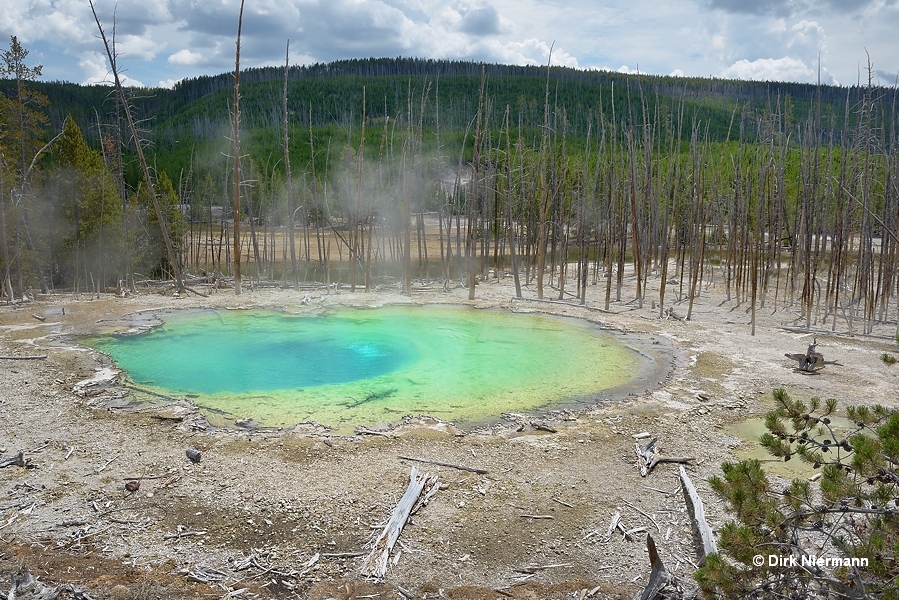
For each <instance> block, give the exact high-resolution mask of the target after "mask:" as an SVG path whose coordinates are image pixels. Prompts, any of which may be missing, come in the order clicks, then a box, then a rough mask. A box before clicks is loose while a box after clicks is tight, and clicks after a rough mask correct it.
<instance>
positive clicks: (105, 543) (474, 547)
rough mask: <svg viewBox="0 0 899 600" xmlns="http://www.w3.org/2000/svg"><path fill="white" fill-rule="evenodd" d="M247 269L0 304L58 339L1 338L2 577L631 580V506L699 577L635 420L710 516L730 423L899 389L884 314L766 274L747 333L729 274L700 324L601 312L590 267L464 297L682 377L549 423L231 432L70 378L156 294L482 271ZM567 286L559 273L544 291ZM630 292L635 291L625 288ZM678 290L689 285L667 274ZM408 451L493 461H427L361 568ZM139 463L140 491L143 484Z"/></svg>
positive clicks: (353, 590)
mask: <svg viewBox="0 0 899 600" xmlns="http://www.w3.org/2000/svg"><path fill="white" fill-rule="evenodd" d="M628 283H629V284H632V283H633V281H632V280H629V282H628ZM651 283H653V282H651ZM654 285H656V286H657V285H658V281H657V280H656V281H655V282H654ZM247 287H248V286H246V285H245V288H244V293H243V294H241V295H240V296H235V295H234V294H233V292H232V291H231V290H227V289H222V290H217V291H216V290H209V289H205V288H204V289H203V290H202V291H204V292H208V293H209V297H205V298H204V297H200V296H197V295H193V294H191V295H188V296H187V297H181V298H175V297H172V296H171V295H170V294H169V295H165V294H160V293H151V292H149V291H147V292H144V293H140V294H138V295H137V296H135V297H127V298H119V297H115V296H113V295H103V296H102V297H101V298H100V299H91V298H89V297H87V296H82V297H80V298H79V297H73V296H72V295H71V294H69V295H56V296H53V297H50V298H44V299H39V300H36V301H34V302H29V303H25V304H21V305H17V306H3V307H0V355H3V356H5V357H10V356H18V357H24V356H46V358H41V359H32V360H11V359H9V358H3V359H0V460H2V459H3V458H8V457H10V456H13V455H14V454H15V453H16V452H18V451H19V450H24V452H25V458H26V459H27V460H28V461H29V462H28V468H21V467H18V466H9V467H6V468H3V469H0V595H3V594H4V593H5V591H6V589H8V585H9V584H8V581H9V575H10V574H11V573H12V572H14V571H15V570H16V569H18V568H20V567H21V566H26V567H27V568H28V569H30V570H31V572H32V573H33V574H34V575H35V576H37V577H39V579H40V580H41V581H42V582H45V583H47V584H50V585H65V584H73V585H75V586H77V587H78V588H80V589H83V590H84V591H86V592H87V593H88V594H89V595H90V596H91V597H92V598H98V599H99V598H116V599H125V598H135V599H146V598H226V597H231V598H311V599H316V600H318V599H324V598H337V599H348V598H398V597H416V598H456V599H461V598H471V599H481V598H506V597H515V598H582V597H586V596H589V597H596V598H599V597H632V596H633V594H634V593H636V592H637V591H639V590H640V589H641V588H642V587H643V585H645V583H646V581H647V579H648V575H649V564H648V558H647V553H646V550H645V545H646V544H645V533H639V534H636V535H634V536H633V539H625V538H624V536H622V535H621V534H620V532H619V533H615V534H613V535H612V536H611V537H606V530H607V528H608V526H609V523H610V520H611V518H612V515H613V513H615V512H616V511H619V512H620V513H621V517H622V522H623V524H624V525H625V526H626V528H628V529H633V528H639V527H645V528H647V529H646V531H647V532H649V533H651V534H652V535H653V537H654V538H655V539H656V541H657V544H658V546H659V549H660V553H661V557H662V560H663V561H665V564H666V566H667V567H668V568H669V569H670V570H673V571H674V572H675V573H676V574H679V575H683V576H689V573H690V572H691V571H692V569H693V567H692V566H691V561H695V554H694V550H693V545H692V544H693V542H692V536H691V531H690V526H689V522H688V520H687V517H686V513H685V509H684V503H683V499H682V496H681V494H680V489H679V484H678V481H677V475H676V474H677V465H674V464H661V465H659V466H657V467H656V469H655V470H654V471H653V472H652V473H651V474H650V475H649V476H648V477H646V478H641V476H640V473H639V471H638V469H637V466H636V459H635V453H634V438H633V437H632V436H633V435H634V434H636V433H640V432H648V433H649V434H651V435H652V436H658V437H659V440H660V443H661V444H662V447H663V451H664V453H665V454H667V455H669V456H692V457H696V459H697V461H696V464H695V465H692V466H689V467H688V468H687V472H688V473H689V475H690V477H691V478H692V480H693V483H694V484H695V485H696V487H697V488H698V491H699V493H700V494H701V496H702V497H703V498H704V500H705V505H706V511H707V516H708V519H709V522H710V524H711V526H712V528H713V529H715V530H717V529H718V528H720V527H721V526H722V525H723V524H724V523H725V522H726V520H727V513H726V509H725V507H724V506H723V505H722V504H721V502H720V501H719V500H718V499H717V498H716V497H715V496H714V494H713V493H712V492H711V490H710V489H709V485H708V483H707V480H708V478H709V477H710V476H712V475H715V474H718V473H719V472H720V464H721V462H723V461H726V460H734V458H735V452H736V451H739V450H740V449H741V448H745V447H746V445H747V443H746V442H744V441H742V440H740V439H738V438H736V437H734V436H733V435H730V434H729V433H728V431H727V429H726V426H727V425H728V424H730V423H734V422H738V421H743V420H746V419H748V418H751V417H754V416H756V417H757V416H760V415H762V414H764V412H765V411H766V410H769V409H770V408H771V406H772V404H771V402H772V401H771V395H770V392H771V390H772V389H774V388H778V387H783V388H786V389H787V390H788V392H789V393H790V394H791V395H792V396H794V397H797V398H802V399H807V398H810V397H812V396H821V397H835V398H838V399H839V400H840V401H841V402H842V403H844V404H849V403H852V404H857V403H875V402H876V403H881V404H886V405H889V406H896V405H897V391H899V365H896V366H890V365H887V364H885V363H884V362H883V361H881V360H880V356H881V354H883V353H884V352H892V353H895V354H899V346H897V344H896V341H895V339H894V336H895V327H896V325H895V322H893V323H892V324H889V325H885V326H883V327H881V328H877V329H875V331H874V332H873V334H872V335H861V333H860V332H861V329H860V326H858V325H856V326H855V327H854V331H852V330H850V327H849V323H848V322H847V321H846V320H838V322H837V326H836V331H831V322H830V321H827V323H825V324H821V323H818V324H813V325H812V326H811V328H810V331H803V328H804V327H805V323H804V322H802V321H800V320H798V319H797V317H798V309H797V308H796V307H790V306H784V305H783V301H782V299H781V300H779V302H778V306H777V309H776V310H774V306H773V295H772V297H769V299H768V305H767V307H765V308H760V309H759V310H758V322H757V323H758V324H757V330H756V335H755V336H751V335H750V327H749V321H750V317H749V314H748V312H747V311H748V304H745V303H744V304H743V305H741V306H738V305H737V304H736V302H735V301H733V300H732V301H727V300H726V298H725V297H724V296H723V294H722V292H721V291H720V290H719V289H717V288H716V286H709V287H706V288H705V289H703V291H702V295H701V296H700V297H699V298H697V299H696V301H695V305H694V308H693V318H692V320H690V321H685V320H682V318H683V316H684V315H685V314H686V311H687V305H686V301H681V302H675V303H674V304H673V310H674V313H675V314H676V315H677V316H678V317H680V318H676V317H671V318H659V311H658V308H657V307H653V306H652V303H651V301H647V302H646V303H645V305H644V306H643V308H638V306H637V303H636V302H625V301H623V302H617V303H616V302H613V303H612V306H611V311H609V312H606V311H602V310H600V309H601V308H602V306H603V297H602V293H603V292H604V286H596V287H590V288H589V291H588V301H587V305H586V307H579V306H577V303H576V301H575V300H570V301H567V302H565V303H560V302H543V301H537V300H536V293H535V290H534V289H533V288H532V287H531V288H525V290H524V295H525V298H524V299H522V300H519V299H513V295H514V294H513V288H512V281H511V279H510V278H505V279H502V280H500V281H496V280H490V281H484V282H480V283H479V285H478V287H477V294H476V295H477V299H476V300H475V301H473V302H471V303H470V304H474V305H476V306H481V307H486V306H496V307H501V308H505V309H514V310H538V311H544V312H549V313H555V314H560V315H566V316H572V317H578V318H585V319H589V320H592V321H595V322H599V323H602V324H605V325H608V326H610V327H612V328H615V329H618V330H621V331H625V332H628V333H627V334H628V335H643V334H647V335H649V336H652V337H653V338H656V339H659V340H662V339H664V341H665V342H666V343H667V342H669V341H670V342H671V343H672V344H673V345H674V346H675V348H676V352H675V356H674V357H673V358H672V361H671V364H670V365H664V366H665V367H666V368H668V370H669V374H668V376H667V377H664V378H662V379H663V380H662V381H661V382H660V384H659V385H658V386H656V387H655V389H653V390H648V391H643V390H637V391H636V392H635V393H634V394H632V395H630V396H627V397H624V398H621V399H620V400H617V401H603V402H598V403H597V404H596V406H594V407H592V408H590V409H587V410H584V411H581V412H577V413H573V412H557V413H554V414H550V415H542V416H541V417H540V419H541V421H542V423H544V424H546V425H548V426H549V429H554V430H555V432H552V431H547V430H545V429H541V428H535V427H534V426H533V425H532V421H533V419H531V418H530V417H529V416H527V415H517V416H507V417H506V418H501V419H498V420H497V422H496V423H494V424H492V425H490V426H486V427H480V428H477V429H461V428H458V427H456V426H454V425H452V424H447V423H441V422H438V421H436V420H434V419H429V418H426V417H422V418H418V417H415V418H407V419H405V420H404V421H403V423H401V424H400V425H399V426H397V427H396V428H394V429H393V430H392V431H389V432H388V435H386V436H385V435H359V434H357V435H334V434H332V433H330V432H328V431H327V430H325V429H322V428H317V427H314V426H310V425H306V426H298V427H296V428H292V429H290V430H275V431H272V430H248V429H241V428H239V427H236V426H235V427H233V428H224V429H223V428H212V427H208V426H206V425H205V422H204V419H203V418H202V415H200V414H198V413H197V412H196V410H195V409H193V408H192V407H191V406H190V405H189V403H188V402H184V401H182V402H176V403H171V402H165V401H162V400H160V402H159V404H160V405H159V406H155V407H151V406H147V405H140V406H138V407H134V406H130V401H131V399H132V398H133V394H129V395H128V396H125V397H121V396H122V392H123V389H122V388H121V387H117V386H114V385H113V386H100V387H97V388H87V389H86V390H82V391H81V392H80V394H78V393H75V392H76V389H75V388H76V384H77V383H78V382H81V381H83V380H85V379H88V378H90V377H91V376H93V375H94V374H95V373H96V372H97V370H98V369H100V368H102V367H108V366H110V363H109V361H108V359H106V358H105V357H103V356H100V355H98V354H97V353H95V352H94V351H90V350H86V349H84V348H79V347H78V346H76V345H74V344H73V340H74V339H75V336H76V335H78V334H82V333H90V332H96V331H98V330H100V329H107V328H109V327H121V326H123V325H128V324H133V323H134V322H135V321H138V322H140V321H142V320H144V319H145V317H146V315H148V314H154V311H162V310H163V309H182V308H192V307H210V306H214V307H227V308H237V307H244V308H250V307H267V308H283V309H287V310H300V309H302V307H304V306H306V304H304V303H303V302H304V300H306V301H307V302H309V303H311V304H314V305H365V306H376V305H380V304H386V303H408V302H414V303H461V304H468V303H469V301H468V300H467V297H468V291H467V289H464V288H461V287H455V288H452V289H449V290H444V289H443V288H442V286H441V285H440V284H437V283H434V284H431V285H421V286H417V287H416V291H414V293H413V294H412V296H411V297H406V296H402V295H400V294H398V293H396V292H395V291H393V290H381V291H378V292H372V293H365V292H359V291H357V292H356V293H350V292H349V291H348V290H340V291H337V290H335V289H333V288H331V289H320V290H312V291H309V290H307V291H301V292H299V293H297V292H293V291H288V290H280V289H272V288H267V289H259V290H254V289H252V288H250V289H247ZM557 294H558V292H557V291H552V290H548V291H547V298H549V297H555V296H557ZM654 294H655V295H656V297H657V293H656V291H655V289H654V288H651V289H650V290H648V292H647V296H646V297H647V298H652V297H653V295H654ZM633 297H634V295H633V291H632V290H631V289H629V288H628V289H625V292H624V294H623V298H625V299H630V298H633ZM668 297H669V298H671V299H672V300H675V299H676V297H675V293H674V290H669V292H668ZM63 309H65V310H63ZM35 315H36V316H37V317H41V318H43V319H44V320H39V319H38V318H36V316H35ZM812 332H815V333H817V337H818V344H819V346H818V350H819V351H820V352H822V353H823V354H824V357H825V360H827V361H828V365H827V367H826V368H825V369H824V370H823V371H822V372H821V373H820V374H816V375H806V374H801V373H798V372H796V371H794V369H793V366H794V365H795V363H792V362H791V361H789V360H788V359H786V358H785V357H784V353H785V352H804V351H805V348H806V346H807V345H808V344H809V343H810V341H811V339H812ZM831 361H833V362H831ZM382 433H383V432H382ZM191 447H192V448H196V449H198V450H200V451H201V452H202V460H201V461H200V462H199V463H196V464H195V463H192V462H190V461H189V460H188V459H187V457H186V456H185V450H186V449H187V448H191ZM400 456H414V457H421V458H427V459H431V460H436V461H442V462H446V463H452V464H457V465H466V466H469V467H476V468H479V469H485V470H486V471H487V473H486V474H485V475H480V474H477V473H472V472H468V471H463V470H458V469H454V468H447V467H437V466H433V465H427V464H419V465H418V466H419V468H421V469H422V470H423V471H429V472H431V473H434V472H439V477H440V481H441V486H440V489H439V491H438V492H437V493H436V495H434V496H433V498H432V499H431V501H430V503H429V504H428V505H427V506H425V507H424V508H423V509H421V510H420V511H419V512H418V513H417V514H416V515H414V516H413V517H412V519H411V520H410V522H409V523H408V524H407V526H406V527H405V529H404V530H403V532H402V534H401V536H400V543H399V545H398V546H397V548H396V550H395V551H394V556H393V559H392V562H391V564H390V568H389V570H388V572H387V576H386V578H385V580H384V581H383V582H371V581H366V580H365V579H363V578H362V577H360V575H359V566H360V561H361V558H360V557H359V556H358V554H359V553H360V552H363V551H364V550H365V549H366V544H367V543H368V542H369V541H370V540H371V539H372V537H373V536H374V535H376V533H377V531H376V528H377V526H378V525H379V524H383V522H384V521H385V520H386V519H387V517H388V516H389V514H390V512H391V510H392V508H393V506H394V505H395V504H396V502H397V501H398V499H399V498H400V496H401V495H402V493H403V491H404V490H405V488H406V485H407V483H408V480H409V473H410V468H411V466H412V463H410V462H408V461H406V460H403V459H401V458H399V457H400ZM136 478H142V479H140V486H139V489H138V490H137V491H134V492H129V491H127V490H126V489H125V484H126V482H127V481H129V480H133V479H136ZM533 517H542V518H533ZM316 557H317V559H316ZM248 559H249V560H248ZM197 579H201V580H205V581H206V582H205V583H200V582H197V581H196V580H197ZM402 593H405V594H407V595H406V596H403V595H401V594H402ZM590 593H592V595H590ZM229 594H230V596H229ZM61 597H71V592H64V593H63V595H62V596H61Z"/></svg>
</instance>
